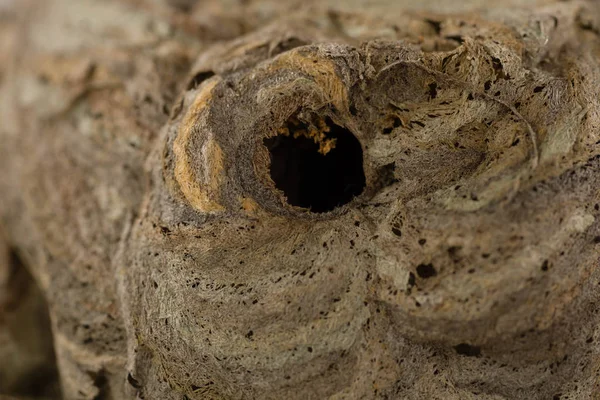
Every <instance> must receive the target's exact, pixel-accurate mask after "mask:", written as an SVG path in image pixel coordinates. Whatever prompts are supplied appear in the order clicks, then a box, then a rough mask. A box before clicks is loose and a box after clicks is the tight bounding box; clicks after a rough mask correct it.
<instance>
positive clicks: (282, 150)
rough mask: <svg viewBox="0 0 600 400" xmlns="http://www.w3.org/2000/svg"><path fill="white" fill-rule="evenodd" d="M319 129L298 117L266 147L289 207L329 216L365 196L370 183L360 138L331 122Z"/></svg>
mask: <svg viewBox="0 0 600 400" xmlns="http://www.w3.org/2000/svg"><path fill="white" fill-rule="evenodd" d="M315 125H316V126H313V125H312V124H311V125H309V124H306V123H303V122H299V121H298V120H296V119H295V118H292V119H290V122H289V123H288V125H287V126H286V127H284V128H283V129H281V130H280V134H279V135H278V136H275V137H271V138H267V139H265V140H264V144H265V146H266V147H267V149H268V150H269V152H270V154H271V168H270V172H271V179H273V181H274V182H275V186H276V187H277V188H278V189H279V190H281V191H282V192H283V193H284V194H285V196H286V198H287V201H288V203H289V204H290V205H293V206H297V207H302V208H308V209H310V211H312V212H315V213H323V212H328V211H331V210H333V209H334V208H336V207H338V206H341V205H343V204H346V203H348V202H350V201H351V200H352V199H353V198H354V197H355V196H358V195H359V194H361V193H362V191H363V189H364V188H365V182H366V180H365V174H364V170H363V155H362V148H361V146H360V142H359V141H358V139H356V137H355V136H354V135H353V134H352V133H351V132H350V131H349V130H347V129H345V128H342V127H341V126H338V125H335V124H334V123H333V122H332V121H331V120H329V119H326V120H322V119H321V120H319V121H318V122H317V123H316V124H315Z"/></svg>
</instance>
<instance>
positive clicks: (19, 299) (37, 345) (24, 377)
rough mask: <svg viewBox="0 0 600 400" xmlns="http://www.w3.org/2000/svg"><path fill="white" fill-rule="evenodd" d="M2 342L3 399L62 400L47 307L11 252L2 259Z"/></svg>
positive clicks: (0, 373) (0, 378)
mask: <svg viewBox="0 0 600 400" xmlns="http://www.w3.org/2000/svg"><path fill="white" fill-rule="evenodd" d="M0 245H1V243H0ZM0 342H1V343H2V345H1V346H0V360H2V361H1V362H0V397H2V396H1V395H12V396H27V398H32V399H34V398H44V399H58V398H60V397H61V396H60V386H59V378H58V370H57V366H56V360H55V356H54V346H53V339H52V331H51V328H50V318H49V315H48V306H47V304H46V301H45V299H44V296H43V294H42V292H41V290H40V289H39V288H38V286H37V284H36V282H35V280H34V279H33V277H32V276H31V275H30V273H29V271H28V270H27V268H26V267H25V266H24V265H23V263H22V261H21V259H20V257H19V256H18V254H17V253H16V252H15V251H12V250H9V251H8V254H7V257H0Z"/></svg>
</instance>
